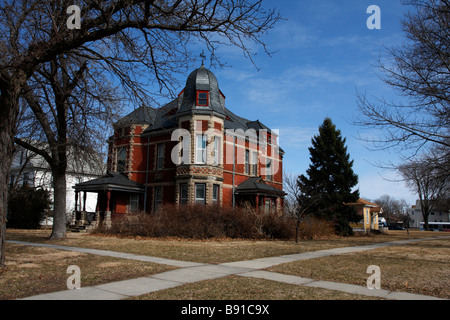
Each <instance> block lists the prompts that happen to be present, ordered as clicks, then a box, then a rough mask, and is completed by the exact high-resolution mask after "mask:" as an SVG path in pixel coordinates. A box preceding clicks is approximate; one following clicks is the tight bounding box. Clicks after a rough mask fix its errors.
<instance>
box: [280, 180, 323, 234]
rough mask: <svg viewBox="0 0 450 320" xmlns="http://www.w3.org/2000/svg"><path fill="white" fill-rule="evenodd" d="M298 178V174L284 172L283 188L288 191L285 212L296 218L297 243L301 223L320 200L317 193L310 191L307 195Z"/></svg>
mask: <svg viewBox="0 0 450 320" xmlns="http://www.w3.org/2000/svg"><path fill="white" fill-rule="evenodd" d="M298 179H299V178H298V176H295V175H292V174H289V173H284V174H283V189H284V191H285V192H286V193H287V195H286V197H285V199H284V212H285V214H287V215H288V216H289V217H291V218H292V219H293V220H294V223H295V242H296V243H298V237H299V234H300V225H301V224H302V222H305V221H306V220H307V219H306V218H307V217H308V216H309V215H310V214H311V211H310V209H311V208H312V207H313V206H314V205H316V204H317V202H318V201H320V199H319V197H318V196H317V195H316V193H313V192H309V194H308V196H306V194H305V193H304V191H305V190H302V185H301V184H299V182H298Z"/></svg>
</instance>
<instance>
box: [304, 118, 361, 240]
mask: <svg viewBox="0 0 450 320" xmlns="http://www.w3.org/2000/svg"><path fill="white" fill-rule="evenodd" d="M345 142H346V139H345V138H342V136H341V132H340V130H336V126H335V125H334V124H333V123H332V121H331V119H330V118H326V119H325V120H324V122H323V124H322V125H321V126H320V127H319V135H316V136H314V137H313V139H312V147H310V148H309V152H310V159H311V164H310V166H309V168H308V170H307V171H306V176H305V175H300V176H299V177H298V181H297V183H298V185H299V188H300V190H301V195H300V196H299V197H298V201H299V202H300V203H305V202H311V203H313V205H311V206H309V208H308V211H309V213H310V214H313V215H315V216H317V217H319V218H324V219H326V220H329V221H333V222H334V223H335V228H336V232H337V233H338V234H341V235H350V234H352V228H351V227H350V225H349V222H356V221H358V220H360V217H359V216H358V215H357V213H356V210H355V209H354V208H353V207H352V206H349V205H346V204H348V203H354V202H356V201H357V200H358V198H359V190H356V191H352V189H353V187H354V186H356V184H357V183H358V176H357V175H356V174H355V173H354V172H353V169H352V166H353V160H350V155H349V154H348V153H347V147H346V146H345Z"/></svg>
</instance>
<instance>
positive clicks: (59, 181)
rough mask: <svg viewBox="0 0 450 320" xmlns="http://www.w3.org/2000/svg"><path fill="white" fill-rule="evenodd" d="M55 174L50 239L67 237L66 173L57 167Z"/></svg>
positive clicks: (54, 170) (53, 171)
mask: <svg viewBox="0 0 450 320" xmlns="http://www.w3.org/2000/svg"><path fill="white" fill-rule="evenodd" d="M52 174H53V228H52V234H51V236H50V239H64V238H65V237H66V173H65V168H64V169H62V168H55V169H53V170H52Z"/></svg>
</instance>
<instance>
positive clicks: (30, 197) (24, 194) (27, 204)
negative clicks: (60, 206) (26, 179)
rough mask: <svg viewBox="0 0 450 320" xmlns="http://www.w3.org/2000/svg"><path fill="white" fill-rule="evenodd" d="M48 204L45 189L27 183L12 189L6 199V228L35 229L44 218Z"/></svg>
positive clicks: (48, 197)
mask: <svg viewBox="0 0 450 320" xmlns="http://www.w3.org/2000/svg"><path fill="white" fill-rule="evenodd" d="M49 205H50V195H49V192H48V191H47V190H44V189H35V188H31V187H29V186H28V185H25V186H23V187H21V188H20V189H15V190H13V191H12V192H11V193H10V195H9V200H8V220H7V223H6V226H7V227H8V228H18V229H37V228H39V227H40V222H41V221H42V220H43V219H44V218H45V211H46V210H47V209H48V207H49Z"/></svg>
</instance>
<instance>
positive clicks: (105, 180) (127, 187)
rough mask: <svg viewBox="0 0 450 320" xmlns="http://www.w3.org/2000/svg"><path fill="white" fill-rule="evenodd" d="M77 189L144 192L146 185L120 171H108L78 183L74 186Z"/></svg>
mask: <svg viewBox="0 0 450 320" xmlns="http://www.w3.org/2000/svg"><path fill="white" fill-rule="evenodd" d="M73 188H74V189H75V190H76V191H102V190H108V189H109V190H121V191H128V192H143V190H144V186H143V185H141V184H140V183H137V182H135V181H133V180H130V179H128V178H127V177H125V176H124V175H122V174H120V173H111V172H110V173H107V174H105V175H104V176H102V177H100V178H98V179H94V180H90V181H86V182H82V183H78V184H76V185H75V187H73Z"/></svg>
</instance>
